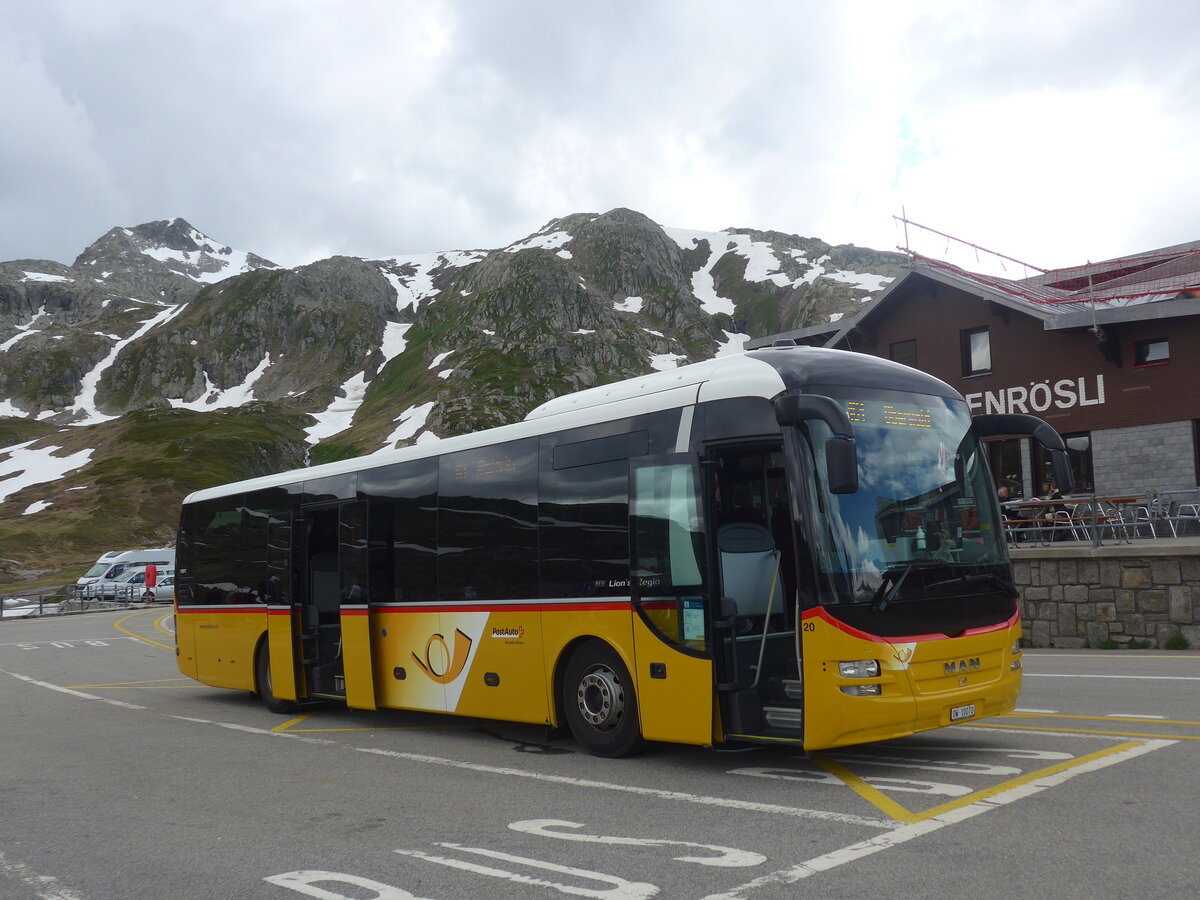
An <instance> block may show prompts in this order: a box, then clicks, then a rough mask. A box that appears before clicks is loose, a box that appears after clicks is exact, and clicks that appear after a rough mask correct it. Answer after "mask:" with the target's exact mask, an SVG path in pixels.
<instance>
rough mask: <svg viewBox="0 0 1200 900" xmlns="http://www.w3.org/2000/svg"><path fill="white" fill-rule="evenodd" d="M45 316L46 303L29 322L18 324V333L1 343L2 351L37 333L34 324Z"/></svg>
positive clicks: (0, 348)
mask: <svg viewBox="0 0 1200 900" xmlns="http://www.w3.org/2000/svg"><path fill="white" fill-rule="evenodd" d="M25 274H27V275H28V274H29V273H28V272H26V273H25ZM45 316H46V307H45V305H44V304H43V305H42V307H41V308H40V309H39V310H38V311H37V312H36V313H34V315H33V318H32V319H30V320H29V321H28V322H26V323H25V324H24V325H18V326H17V333H16V334H14V335H13V336H12V337H10V338H9V339H8V340H7V341H5V342H4V343H3V344H0V353H3V352H4V351H5V350H7V349H8V348H9V347H11V346H13V344H15V343H16V342H17V341H19V340H21V339H23V338H27V337H29V336H30V335H33V334H37V333H38V329H36V328H34V327H33V326H34V325H36V324H37V323H38V320H39V319H42V318H44V317H45Z"/></svg>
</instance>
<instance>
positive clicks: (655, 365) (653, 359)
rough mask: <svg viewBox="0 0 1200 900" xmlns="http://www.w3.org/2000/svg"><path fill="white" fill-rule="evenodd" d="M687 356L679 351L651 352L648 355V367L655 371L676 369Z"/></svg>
mask: <svg viewBox="0 0 1200 900" xmlns="http://www.w3.org/2000/svg"><path fill="white" fill-rule="evenodd" d="M686 361H687V357H686V356H683V355H681V354H679V353H653V354H651V355H650V368H652V369H654V370H655V371H656V372H665V371H667V370H668V369H677V368H679V364H680V363H681V362H686Z"/></svg>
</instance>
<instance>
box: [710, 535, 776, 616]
mask: <svg viewBox="0 0 1200 900" xmlns="http://www.w3.org/2000/svg"><path fill="white" fill-rule="evenodd" d="M717 549H718V550H719V551H720V554H721V576H722V585H723V596H724V597H726V598H729V599H731V600H733V602H734V604H735V607H736V615H737V617H738V618H739V619H753V618H760V617H763V616H766V615H767V610H768V609H770V610H771V614H772V615H775V614H777V613H782V612H783V611H784V610H783V585H782V583H781V580H780V577H779V551H778V550H777V549H776V548H775V538H774V537H773V536H772V534H771V532H770V531H769V530H767V529H766V528H764V527H763V526H762V525H756V524H754V523H751V522H730V523H728V524H726V525H722V526H721V528H720V529H719V530H718V531H717Z"/></svg>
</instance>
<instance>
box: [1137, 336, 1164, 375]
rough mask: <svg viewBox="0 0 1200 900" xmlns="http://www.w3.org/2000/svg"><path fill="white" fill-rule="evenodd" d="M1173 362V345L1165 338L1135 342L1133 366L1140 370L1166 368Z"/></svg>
mask: <svg viewBox="0 0 1200 900" xmlns="http://www.w3.org/2000/svg"><path fill="white" fill-rule="evenodd" d="M1170 361H1171V343H1170V341H1168V340H1167V339H1166V338H1165V337H1164V338H1155V339H1154V340H1152V341H1134V342H1133V364H1134V366H1136V367H1138V368H1144V367H1146V366H1165V365H1166V364H1167V363H1169V362H1170Z"/></svg>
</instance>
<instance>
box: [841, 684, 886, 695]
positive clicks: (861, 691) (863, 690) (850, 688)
mask: <svg viewBox="0 0 1200 900" xmlns="http://www.w3.org/2000/svg"><path fill="white" fill-rule="evenodd" d="M840 690H841V692H842V693H843V694H849V695H850V696H851V697H878V696H879V695H880V694H881V693H883V685H880V684H843V685H841V687H840Z"/></svg>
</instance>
